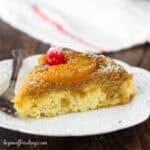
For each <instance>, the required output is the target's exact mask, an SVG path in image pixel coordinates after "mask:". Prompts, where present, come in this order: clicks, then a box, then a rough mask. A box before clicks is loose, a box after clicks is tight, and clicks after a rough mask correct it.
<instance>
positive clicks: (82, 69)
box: [13, 48, 136, 117]
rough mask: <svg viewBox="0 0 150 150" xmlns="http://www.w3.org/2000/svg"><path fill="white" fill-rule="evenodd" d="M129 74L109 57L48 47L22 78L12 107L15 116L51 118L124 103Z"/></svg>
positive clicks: (130, 85) (129, 87)
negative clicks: (15, 112) (45, 52)
mask: <svg viewBox="0 0 150 150" xmlns="http://www.w3.org/2000/svg"><path fill="white" fill-rule="evenodd" d="M132 79H133V75H132V74H129V73H128V72H127V71H126V70H125V69H124V68H123V67H122V66H120V65H119V64H116V63H115V62H114V61H113V60H112V59H110V58H109V57H105V56H103V55H99V56H97V55H92V54H85V53H80V52H76V51H73V50H70V49H67V48H61V49H60V48H51V49H50V50H49V51H48V52H47V54H43V55H42V56H41V57H40V58H39V60H38V64H37V65H36V66H35V67H34V68H33V70H32V71H31V72H29V73H28V75H27V76H26V78H25V79H24V81H23V83H22V85H21V87H20V89H19V91H18V93H17V95H16V97H15V98H14V99H13V101H14V107H15V109H16V111H17V114H18V115H19V116H24V117H41V116H46V117H53V116H57V115H60V114H64V113H68V112H80V111H87V110H92V109H98V108H101V107H110V106H114V105H120V104H125V103H127V102H129V101H130V100H131V99H132V97H133V96H134V95H135V93H136V92H135V89H134V86H133V83H132Z"/></svg>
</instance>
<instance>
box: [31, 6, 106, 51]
mask: <svg viewBox="0 0 150 150" xmlns="http://www.w3.org/2000/svg"><path fill="white" fill-rule="evenodd" d="M32 9H33V10H34V12H35V13H36V14H38V15H39V16H40V17H41V18H43V19H44V20H45V21H47V22H48V23H50V24H51V25H52V26H54V27H55V28H56V29H57V30H58V31H59V32H61V33H63V34H65V35H66V36H68V37H70V38H72V39H74V40H76V41H78V42H79V43H81V44H84V45H86V46H89V47H91V48H94V49H97V50H98V51H99V52H100V53H105V52H106V51H105V50H103V49H102V48H99V47H97V46H96V45H94V44H92V43H90V42H88V41H86V40H84V39H82V38H80V37H78V36H76V35H74V34H73V33H71V32H69V31H68V30H66V29H65V28H64V27H63V26H62V25H61V24H60V23H59V22H57V21H56V20H54V19H52V18H50V17H48V16H47V15H46V14H45V13H44V12H42V10H41V9H40V8H39V7H38V6H37V5H35V4H33V5H32Z"/></svg>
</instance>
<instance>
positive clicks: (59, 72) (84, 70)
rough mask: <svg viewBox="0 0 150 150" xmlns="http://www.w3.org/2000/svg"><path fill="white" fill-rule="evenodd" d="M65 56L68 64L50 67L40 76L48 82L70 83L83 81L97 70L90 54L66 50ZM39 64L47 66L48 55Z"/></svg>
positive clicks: (43, 56) (41, 58)
mask: <svg viewBox="0 0 150 150" xmlns="http://www.w3.org/2000/svg"><path fill="white" fill-rule="evenodd" d="M64 55H65V62H66V63H64V64H59V65H54V66H48V69H46V70H44V73H39V74H38V76H42V78H43V79H44V80H45V81H47V82H60V81H69V82H70V81H76V80H79V79H82V78H83V77H85V76H86V75H88V74H89V73H91V72H93V71H95V70H96V68H97V65H96V60H95V59H93V57H92V56H91V55H89V54H81V53H80V52H70V51H67V50H65V51H64ZM38 63H39V64H45V65H46V55H42V56H41V57H40V58H39V60H38Z"/></svg>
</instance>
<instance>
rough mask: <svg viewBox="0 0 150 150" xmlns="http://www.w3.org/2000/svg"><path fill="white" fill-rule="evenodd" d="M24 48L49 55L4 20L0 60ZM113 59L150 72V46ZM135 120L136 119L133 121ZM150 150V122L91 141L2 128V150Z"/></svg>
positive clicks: (45, 46)
mask: <svg viewBox="0 0 150 150" xmlns="http://www.w3.org/2000/svg"><path fill="white" fill-rule="evenodd" d="M14 48H23V49H24V50H25V54H26V56H28V55H32V54H35V53H42V52H46V50H47V49H48V48H49V45H48V44H45V43H42V42H40V41H38V40H36V39H34V38H31V37H30V36H28V35H26V34H24V33H22V32H20V31H18V30H16V29H14V28H12V27H11V26H10V25H8V24H6V23H4V22H3V21H1V20H0V60H2V59H6V58H11V50H12V49H14ZM107 55H108V56H111V57H113V58H118V59H121V60H124V61H125V62H127V63H129V64H131V65H134V66H139V67H143V68H145V69H148V70H150V45H149V44H148V43H145V44H143V45H138V46H135V47H133V48H130V49H126V50H124V51H121V52H117V53H110V54H107ZM133 119H134V118H133ZM18 140H20V141H23V142H27V141H32V142H33V143H35V142H39V143H40V142H44V143H45V144H46V145H38V144H37V145H36V146H34V145H23V144H22V145H21V146H20V147H19V148H17V146H16V145H11V146H9V147H8V145H5V144H6V142H15V141H18ZM5 149H11V150H16V149H21V150H33V149H36V150H43V149H44V150H48V149H49V150H62V149H63V150H150V119H148V120H147V121H145V122H144V123H142V124H139V125H137V126H135V127H131V128H128V129H125V130H121V131H118V132H114V133H109V134H105V135H96V136H89V137H66V138H63V137H61V138H60V137H42V136H34V135H28V134H23V133H19V132H14V131H10V130H6V129H3V128H0V150H5Z"/></svg>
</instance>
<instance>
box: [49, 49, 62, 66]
mask: <svg viewBox="0 0 150 150" xmlns="http://www.w3.org/2000/svg"><path fill="white" fill-rule="evenodd" d="M46 60H47V64H48V65H59V64H63V63H64V62H65V57H64V53H63V51H61V50H59V49H56V48H50V50H48V52H47V55H46Z"/></svg>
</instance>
